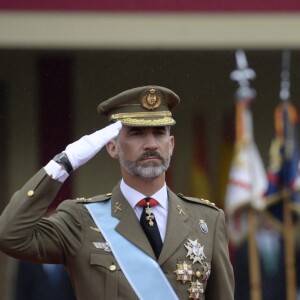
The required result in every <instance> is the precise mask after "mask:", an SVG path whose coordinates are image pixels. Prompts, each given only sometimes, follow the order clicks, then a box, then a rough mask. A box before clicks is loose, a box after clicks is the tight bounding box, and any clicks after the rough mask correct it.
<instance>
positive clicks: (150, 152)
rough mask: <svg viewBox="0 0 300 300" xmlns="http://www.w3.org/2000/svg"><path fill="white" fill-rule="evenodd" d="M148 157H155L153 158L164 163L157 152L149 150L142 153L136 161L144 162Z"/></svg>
mask: <svg viewBox="0 0 300 300" xmlns="http://www.w3.org/2000/svg"><path fill="white" fill-rule="evenodd" d="M148 157H155V158H158V159H160V160H161V161H164V158H163V157H162V156H161V155H160V154H159V153H158V152H156V151H154V150H149V151H147V152H145V153H143V154H142V155H141V156H140V158H139V159H138V161H141V160H144V159H146V158H148Z"/></svg>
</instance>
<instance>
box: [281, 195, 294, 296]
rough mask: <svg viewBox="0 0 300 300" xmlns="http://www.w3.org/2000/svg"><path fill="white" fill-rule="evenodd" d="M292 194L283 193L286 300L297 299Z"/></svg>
mask: <svg viewBox="0 0 300 300" xmlns="http://www.w3.org/2000/svg"><path fill="white" fill-rule="evenodd" d="M289 194H290V192H289V191H287V192H284V193H283V200H282V201H283V237H284V246H285V247H284V260H285V270H286V276H285V277H286V299H287V300H295V299H296V271H295V242H294V227H293V223H292V222H293V220H292V211H291V209H290V203H291V200H290V195H289Z"/></svg>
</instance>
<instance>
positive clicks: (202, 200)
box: [177, 193, 219, 210]
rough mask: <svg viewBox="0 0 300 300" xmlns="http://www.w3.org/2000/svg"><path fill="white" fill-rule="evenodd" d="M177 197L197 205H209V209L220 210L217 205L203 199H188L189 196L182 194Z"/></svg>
mask: <svg viewBox="0 0 300 300" xmlns="http://www.w3.org/2000/svg"><path fill="white" fill-rule="evenodd" d="M177 196H178V197H180V198H181V199H183V200H187V201H191V202H195V203H199V204H204V205H207V206H209V207H212V208H215V209H217V210H219V208H218V207H217V206H216V204H215V203H213V202H210V201H209V200H206V199H203V198H194V197H187V196H184V195H183V194H181V193H178V194H177Z"/></svg>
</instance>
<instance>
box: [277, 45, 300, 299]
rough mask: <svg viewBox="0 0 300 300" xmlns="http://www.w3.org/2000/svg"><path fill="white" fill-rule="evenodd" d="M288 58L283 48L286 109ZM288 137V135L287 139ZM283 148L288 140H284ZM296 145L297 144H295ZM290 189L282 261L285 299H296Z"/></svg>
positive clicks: (286, 196)
mask: <svg viewBox="0 0 300 300" xmlns="http://www.w3.org/2000/svg"><path fill="white" fill-rule="evenodd" d="M290 59H291V53H290V51H289V50H285V51H283V53H282V71H281V88H280V94H279V96H280V99H281V101H282V105H283V110H284V111H287V110H288V107H287V101H288V100H289V99H290ZM289 138H290V137H288V139H289ZM284 143H285V148H287V147H288V146H287V143H289V140H286V138H285V140H284ZM295 146H297V145H295ZM290 193H291V191H290V189H289V188H287V189H285V190H283V191H282V201H283V239H284V263H285V270H286V274H285V277H286V299H287V300H295V299H296V272H295V242H294V227H293V220H292V219H293V218H292V210H291V206H290V204H291V194H290Z"/></svg>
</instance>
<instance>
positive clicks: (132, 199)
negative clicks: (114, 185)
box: [120, 179, 168, 209]
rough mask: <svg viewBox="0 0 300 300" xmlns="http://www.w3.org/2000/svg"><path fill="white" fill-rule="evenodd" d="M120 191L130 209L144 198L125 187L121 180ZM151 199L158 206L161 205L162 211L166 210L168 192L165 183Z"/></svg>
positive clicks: (127, 186)
mask: <svg viewBox="0 0 300 300" xmlns="http://www.w3.org/2000/svg"><path fill="white" fill-rule="evenodd" d="M120 189H121V192H122V193H123V195H124V197H125V198H126V199H127V201H128V203H129V205H130V206H131V207H132V208H134V207H135V206H136V204H137V203H138V202H139V201H140V200H141V199H143V198H145V197H146V196H145V195H143V194H142V193H140V192H139V191H137V190H135V189H133V188H132V187H130V186H129V185H127V184H126V183H125V181H124V180H123V179H122V180H121V184H120ZM151 198H154V199H156V200H157V201H158V202H159V205H161V206H162V207H163V208H164V209H168V192H167V185H166V183H165V184H164V185H163V187H162V188H161V189H160V190H158V191H157V192H156V193H154V194H153V195H151Z"/></svg>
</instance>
